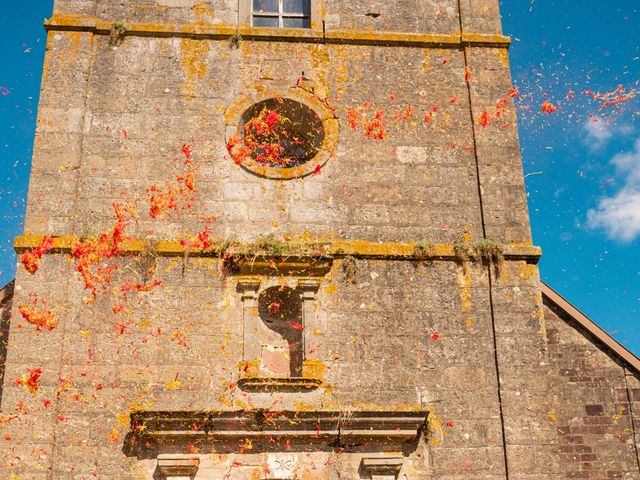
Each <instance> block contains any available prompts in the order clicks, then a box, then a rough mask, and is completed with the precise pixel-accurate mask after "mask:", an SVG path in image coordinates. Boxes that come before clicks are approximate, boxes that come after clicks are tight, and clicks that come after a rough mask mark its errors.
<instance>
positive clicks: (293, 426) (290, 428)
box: [130, 410, 429, 445]
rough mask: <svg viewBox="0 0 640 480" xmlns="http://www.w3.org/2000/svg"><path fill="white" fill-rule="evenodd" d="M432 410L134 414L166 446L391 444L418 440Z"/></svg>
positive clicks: (136, 429) (135, 429) (137, 429)
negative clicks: (205, 443)
mask: <svg viewBox="0 0 640 480" xmlns="http://www.w3.org/2000/svg"><path fill="white" fill-rule="evenodd" d="M428 415H429V412H428V411H426V410H387V411H385V410H380V411H350V412H338V411H309V412H306V411H300V412H295V411H278V412H269V411H266V410H251V411H239V412H233V411H194V412H189V411H173V412H171V411H134V412H132V413H131V417H130V418H131V432H132V434H133V435H135V436H137V437H142V438H152V439H153V440H155V441H157V442H159V443H162V442H166V441H175V440H176V439H178V438H180V437H182V438H185V439H188V440H189V441H192V440H198V439H202V440H205V439H215V440H217V441H234V440H242V439H247V438H249V439H256V440H258V439H271V440H280V439H287V438H293V439H296V440H305V441H309V442H312V443H316V444H317V443H323V444H327V443H335V444H359V443H363V442H366V443H367V444H372V443H373V444H376V443H377V444H391V445H398V444H401V443H404V442H411V441H415V440H417V439H418V438H419V436H420V435H421V434H422V432H423V431H424V429H425V426H426V424H427V417H428Z"/></svg>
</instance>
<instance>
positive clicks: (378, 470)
mask: <svg viewBox="0 0 640 480" xmlns="http://www.w3.org/2000/svg"><path fill="white" fill-rule="evenodd" d="M403 462H404V458H402V457H382V458H380V457H376V458H363V459H362V463H361V464H360V470H361V471H362V472H363V473H364V474H365V475H366V476H367V478H370V479H371V480H396V479H397V478H398V475H399V474H400V469H401V468H402V464H403Z"/></svg>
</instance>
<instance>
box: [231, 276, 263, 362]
mask: <svg viewBox="0 0 640 480" xmlns="http://www.w3.org/2000/svg"><path fill="white" fill-rule="evenodd" d="M259 289H260V279H259V278H256V277H240V278H238V284H237V287H236V290H237V291H238V293H240V301H241V302H242V326H243V327H242V332H243V333H242V335H243V342H242V345H243V348H242V359H243V360H244V361H245V362H253V361H255V360H257V359H258V358H259V356H260V352H259V351H258V335H257V333H258V322H259V321H260V319H259V318H258V290H259Z"/></svg>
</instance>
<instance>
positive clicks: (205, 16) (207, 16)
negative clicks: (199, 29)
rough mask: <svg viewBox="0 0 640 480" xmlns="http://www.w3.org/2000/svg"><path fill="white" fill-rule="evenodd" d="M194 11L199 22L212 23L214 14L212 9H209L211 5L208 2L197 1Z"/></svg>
mask: <svg viewBox="0 0 640 480" xmlns="http://www.w3.org/2000/svg"><path fill="white" fill-rule="evenodd" d="M192 9H193V13H194V15H195V16H196V17H197V18H198V20H199V21H210V20H211V19H213V18H214V15H213V12H212V11H211V8H210V7H209V4H208V3H207V2H204V1H202V0H197V1H196V2H195V3H194V4H193V7H192Z"/></svg>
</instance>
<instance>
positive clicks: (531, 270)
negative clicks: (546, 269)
mask: <svg viewBox="0 0 640 480" xmlns="http://www.w3.org/2000/svg"><path fill="white" fill-rule="evenodd" d="M518 268H519V270H520V273H519V276H520V278H522V279H523V280H532V279H535V278H537V277H538V267H537V266H535V265H529V264H528V263H522V264H520V265H519V267H518Z"/></svg>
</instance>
